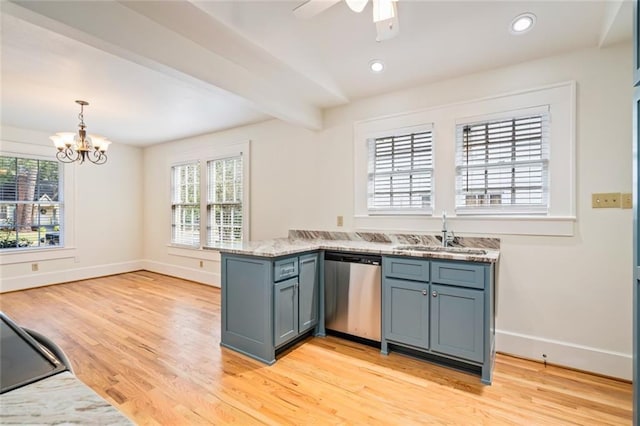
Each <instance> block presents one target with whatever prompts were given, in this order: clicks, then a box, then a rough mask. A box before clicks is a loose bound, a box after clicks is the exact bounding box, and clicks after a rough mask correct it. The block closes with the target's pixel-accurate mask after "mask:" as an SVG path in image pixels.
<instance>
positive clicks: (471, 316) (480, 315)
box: [430, 284, 484, 362]
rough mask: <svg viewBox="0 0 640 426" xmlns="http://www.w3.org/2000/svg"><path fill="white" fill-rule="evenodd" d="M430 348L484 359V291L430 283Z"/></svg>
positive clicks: (442, 352)
mask: <svg viewBox="0 0 640 426" xmlns="http://www.w3.org/2000/svg"><path fill="white" fill-rule="evenodd" d="M430 299H431V350H432V351H434V352H439V353H441V354H445V355H452V356H455V357H459V358H464V359H468V360H471V361H477V362H482V361H483V359H484V355H483V354H484V351H483V349H484V327H483V319H484V291H482V290H471V289H466V288H459V287H448V286H441V285H436V284H432V285H431V297H430Z"/></svg>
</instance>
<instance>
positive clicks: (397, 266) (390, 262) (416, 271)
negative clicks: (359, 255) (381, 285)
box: [382, 257, 429, 282]
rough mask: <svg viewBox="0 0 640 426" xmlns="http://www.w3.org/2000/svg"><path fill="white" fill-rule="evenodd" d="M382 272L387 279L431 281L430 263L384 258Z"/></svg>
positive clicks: (410, 259)
mask: <svg viewBox="0 0 640 426" xmlns="http://www.w3.org/2000/svg"><path fill="white" fill-rule="evenodd" d="M382 270H383V271H384V275H385V277H390V278H399V279H403V280H411V281H423V282H428V281H429V261H428V260H422V259H412V258H406V257H384V258H383V259H382Z"/></svg>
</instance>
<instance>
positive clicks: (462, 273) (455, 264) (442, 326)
mask: <svg viewBox="0 0 640 426" xmlns="http://www.w3.org/2000/svg"><path fill="white" fill-rule="evenodd" d="M382 265H383V279H382V286H383V302H382V306H383V310H382V318H383V336H382V345H381V346H382V347H381V352H382V353H383V354H387V353H388V352H389V348H390V347H391V348H393V347H400V348H401V347H406V348H409V349H412V350H414V351H418V353H420V352H422V353H425V354H428V355H429V356H430V357H429V358H430V359H440V358H442V360H454V361H457V362H463V363H466V364H470V365H471V366H472V367H476V368H478V370H479V372H480V375H481V378H482V382H483V383H485V384H490V383H491V377H492V372H493V361H494V357H495V347H494V341H495V332H494V311H493V289H494V277H493V268H494V265H493V264H484V263H474V262H462V261H449V260H428V259H424V258H420V259H418V258H409V257H385V258H383V260H382Z"/></svg>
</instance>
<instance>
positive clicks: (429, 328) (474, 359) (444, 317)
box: [216, 231, 500, 384]
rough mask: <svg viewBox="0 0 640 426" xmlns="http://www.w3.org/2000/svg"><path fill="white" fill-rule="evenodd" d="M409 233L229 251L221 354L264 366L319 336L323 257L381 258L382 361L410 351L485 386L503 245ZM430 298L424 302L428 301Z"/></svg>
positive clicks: (303, 237) (300, 236)
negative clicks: (447, 242)
mask: <svg viewBox="0 0 640 426" xmlns="http://www.w3.org/2000/svg"><path fill="white" fill-rule="evenodd" d="M453 244H454V245H453V246H452V247H442V245H441V243H440V242H439V240H438V239H437V237H434V236H430V235H413V234H382V233H336V232H323V231H291V232H290V234H289V238H286V239H285V238H282V239H275V240H268V241H258V242H249V243H245V244H237V245H225V246H221V247H217V248H216V249H217V250H219V251H220V252H221V253H222V306H221V308H222V333H221V335H222V339H221V345H222V346H224V347H227V348H230V349H233V350H235V351H238V352H241V353H244V354H245V355H248V356H250V357H252V358H255V359H257V360H260V361H261V362H264V363H266V364H273V363H274V362H275V361H276V356H277V355H278V354H279V353H281V352H283V351H285V350H286V349H287V348H288V347H289V346H290V345H292V344H294V343H296V342H298V341H300V340H302V339H304V338H306V337H308V336H309V335H312V334H313V335H316V336H323V335H324V334H325V315H324V313H325V307H326V306H325V305H326V303H325V302H326V301H325V287H324V286H325V275H324V273H325V263H324V257H325V252H327V251H330V252H342V253H351V254H374V255H378V256H381V259H382V262H381V263H382V287H381V288H382V290H381V292H382V294H381V295H380V297H381V299H382V303H381V306H380V307H379V309H380V310H381V317H382V330H381V335H382V339H381V342H379V344H380V348H381V352H382V353H383V354H387V353H388V352H389V350H398V351H407V352H410V353H411V354H412V355H417V356H423V357H424V358H425V359H429V360H432V361H438V362H441V363H444V364H448V365H451V366H454V367H456V368H466V367H468V368H469V369H470V370H471V371H474V372H477V373H479V374H480V375H481V378H482V382H483V383H485V384H490V383H491V377H492V370H493V360H494V357H495V320H494V288H495V264H496V263H497V262H498V260H499V257H500V252H499V246H500V240H498V239H494V238H456V240H455V241H454V242H453ZM427 296H429V297H427Z"/></svg>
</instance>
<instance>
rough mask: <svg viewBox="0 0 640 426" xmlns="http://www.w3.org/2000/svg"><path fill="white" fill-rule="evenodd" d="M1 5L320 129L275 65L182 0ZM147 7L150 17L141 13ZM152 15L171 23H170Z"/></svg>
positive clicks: (317, 114)
mask: <svg viewBox="0 0 640 426" xmlns="http://www.w3.org/2000/svg"><path fill="white" fill-rule="evenodd" d="M3 3H4V4H3V7H2V11H3V12H6V13H9V14H12V15H14V16H16V17H18V18H21V19H24V20H26V21H28V22H31V23H33V24H35V25H38V26H41V27H44V28H47V29H49V30H51V31H54V32H57V33H59V34H62V35H64V36H67V37H70V38H72V39H74V40H77V41H80V42H83V43H85V44H88V45H91V46H93V47H96V48H98V49H101V50H103V51H106V52H108V53H111V54H113V55H116V56H119V57H121V58H124V59H127V60H130V61H132V62H135V63H137V64H139V65H142V66H145V67H148V68H150V69H153V70H155V71H159V72H162V73H165V74H167V75H171V76H173V77H175V78H178V79H181V80H185V81H188V82H191V83H194V82H195V83H197V84H207V85H209V86H214V87H216V88H219V89H222V90H224V91H226V92H228V93H231V94H234V95H237V96H238V97H240V98H242V99H244V100H246V101H247V102H248V104H249V105H251V106H252V107H253V108H254V109H256V110H258V111H261V112H263V113H265V114H268V115H271V116H273V117H276V118H279V119H281V120H283V121H286V122H289V123H292V124H296V125H300V126H303V127H306V128H308V129H312V130H318V129H320V128H322V113H321V110H320V108H318V107H316V106H314V105H312V104H311V103H309V102H307V101H305V100H303V99H302V98H301V97H300V96H298V95H297V93H296V90H297V89H299V88H296V87H295V85H293V87H290V86H289V85H287V84H286V79H282V78H281V75H280V74H282V73H283V72H284V71H286V67H284V66H283V64H282V63H280V62H279V61H277V60H276V59H275V58H273V57H272V56H270V55H268V53H266V52H264V51H262V52H260V51H259V48H257V47H255V46H253V45H251V44H250V43H248V42H247V41H246V40H245V39H243V38H242V37H240V36H239V35H237V34H235V33H233V32H232V31H230V30H229V29H228V28H226V27H225V26H224V25H223V24H221V23H220V22H218V21H216V20H215V19H214V18H213V17H211V16H210V15H208V14H206V13H204V12H203V11H201V10H200V9H198V8H196V7H195V6H193V5H192V4H191V3H189V2H187V1H172V2H136V3H137V4H136V3H130V4H128V3H118V2H104V1H100V2H77V1H55V2H49V1H12V2H11V3H8V2H3ZM151 10H155V12H154V13H155V15H153V16H151V17H149V16H145V13H150V11H151ZM141 12H142V13H141ZM97 18H98V19H97ZM158 21H160V22H161V23H165V24H166V22H168V21H169V22H174V23H175V24H174V25H173V27H172V28H169V27H167V26H165V25H163V24H161V23H159V22H158ZM189 26H192V27H198V26H200V27H206V28H207V33H206V36H207V37H209V38H211V39H212V40H216V43H217V44H218V45H219V46H225V47H226V48H225V49H224V50H222V49H221V48H219V49H212V48H211V45H206V46H203V44H204V43H202V41H203V40H199V41H200V42H198V40H193V37H192V36H194V35H195V36H199V37H201V36H202V35H203V34H202V33H193V32H189V31H186V30H185V28H188V27H189ZM190 37H192V38H190ZM229 46H232V48H230V49H229V48H228V47H229ZM274 77H276V78H274ZM283 80H284V81H283ZM283 82H284V83H285V84H283Z"/></svg>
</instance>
